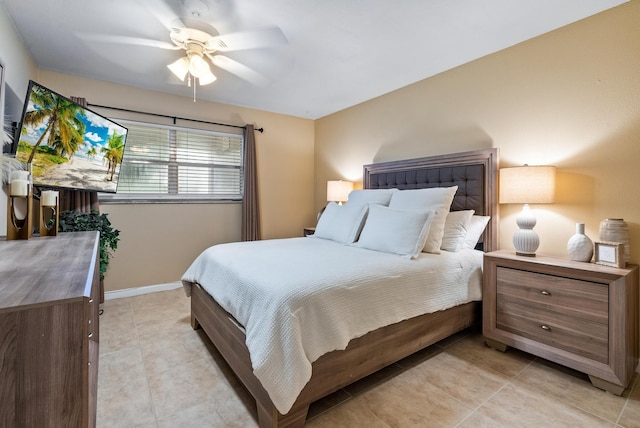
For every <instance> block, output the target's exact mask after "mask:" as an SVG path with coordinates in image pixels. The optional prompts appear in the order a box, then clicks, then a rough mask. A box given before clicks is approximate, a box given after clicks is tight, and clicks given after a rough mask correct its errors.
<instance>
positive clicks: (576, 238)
mask: <svg viewBox="0 0 640 428" xmlns="http://www.w3.org/2000/svg"><path fill="white" fill-rule="evenodd" d="M567 251H568V252H569V257H570V258H571V260H573V261H576V262H590V261H591V257H593V241H591V239H589V237H588V236H587V235H585V234H584V223H576V234H575V235H573V236H572V237H571V238H569V242H567Z"/></svg>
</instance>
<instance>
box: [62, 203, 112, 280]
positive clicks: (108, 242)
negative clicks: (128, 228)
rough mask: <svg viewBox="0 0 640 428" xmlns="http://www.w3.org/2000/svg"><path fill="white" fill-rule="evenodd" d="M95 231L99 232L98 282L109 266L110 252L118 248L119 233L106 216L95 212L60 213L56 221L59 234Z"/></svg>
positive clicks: (102, 278)
mask: <svg viewBox="0 0 640 428" xmlns="http://www.w3.org/2000/svg"><path fill="white" fill-rule="evenodd" d="M86 230H97V231H99V232H100V281H102V280H104V274H105V272H106V271H107V267H108V266H109V258H110V257H111V252H112V251H115V250H116V249H117V248H118V241H119V240H120V238H119V235H120V231H119V230H117V229H114V228H113V227H112V226H111V222H110V221H109V219H108V218H107V214H100V213H98V212H96V211H93V210H92V211H91V212H90V213H83V212H80V211H62V212H61V213H60V217H59V220H58V231H59V232H77V231H86Z"/></svg>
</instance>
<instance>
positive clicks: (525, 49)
mask: <svg viewBox="0 0 640 428" xmlns="http://www.w3.org/2000/svg"><path fill="white" fill-rule="evenodd" d="M639 22H640V1H639V0H633V1H631V2H629V3H626V4H624V5H622V6H619V7H617V8H615V9H612V10H609V11H606V12H604V13H601V14H598V15H596V16H593V17H591V18H588V19H586V20H584V21H581V22H578V23H575V24H573V25H569V26H567V27H564V28H561V29H559V30H556V31H553V32H551V33H548V34H546V35H543V36H541V37H537V38H535V39H532V40H529V41H527V42H524V43H522V44H519V45H516V46H513V47H511V48H508V49H505V50H503V51H501V52H498V53H495V54H493V55H489V56H487V57H484V58H481V59H479V60H476V61H473V62H471V63H468V64H466V65H463V66H461V67H458V68H456V69H453V70H451V71H447V72H445V73H442V74H440V75H437V76H435V77H432V78H429V79H426V80H423V81H421V82H418V83H416V84H413V85H411V86H407V87H405V88H403V89H400V90H397V91H395V92H392V93H390V94H387V95H384V96H382V97H379V98H377V99H373V100H370V101H368V102H365V103H363V104H360V105H358V106H355V107H352V108H349V109H346V110H344V111H340V112H338V113H335V114H332V115H330V116H327V117H324V118H322V119H319V120H317V121H316V124H315V169H316V173H315V207H316V209H318V208H319V207H321V206H322V205H324V204H326V202H325V200H324V198H325V194H326V189H325V186H326V181H327V180H331V179H350V180H361V179H362V165H363V164H367V163H372V162H378V161H387V160H397V159H404V158H411V157H419V156H429V155H434V154H441V153H451V152H458V151H465V150H473V149H479V148H486V147H498V148H499V149H500V157H501V166H514V165H522V164H524V163H528V164H530V165H536V164H551V165H556V166H557V168H558V180H559V183H558V189H557V197H556V203H555V204H553V205H538V206H533V207H532V208H534V209H535V210H536V211H537V217H538V225H537V226H536V229H535V230H536V231H537V232H538V234H539V235H540V239H541V246H540V249H539V252H541V253H547V254H556V255H566V243H567V241H568V239H569V237H570V236H571V235H573V233H575V223H576V222H583V223H586V232H587V235H588V236H590V237H591V238H592V239H596V238H597V237H598V227H599V223H600V220H601V219H603V218H605V217H621V218H624V219H625V220H626V221H627V222H628V223H629V225H630V229H631V257H632V261H633V262H634V263H639V262H640V191H639V190H638V185H639V184H640V54H639V52H640V25H639V24H638V23H639ZM520 209H521V207H520V206H511V205H503V206H501V208H500V215H501V222H500V233H501V236H500V247H501V248H505V249H511V248H513V244H512V243H511V237H512V235H513V232H514V230H515V229H516V227H517V226H516V225H515V215H516V214H517V212H518V211H519V210H520Z"/></svg>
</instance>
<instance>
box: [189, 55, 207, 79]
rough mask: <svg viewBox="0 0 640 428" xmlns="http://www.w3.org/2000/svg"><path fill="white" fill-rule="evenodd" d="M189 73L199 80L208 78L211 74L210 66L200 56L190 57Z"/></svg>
mask: <svg viewBox="0 0 640 428" xmlns="http://www.w3.org/2000/svg"><path fill="white" fill-rule="evenodd" d="M189 73H191V74H192V75H194V76H195V77H197V78H201V77H204V76H208V75H210V74H211V69H210V68H209V64H208V63H207V61H205V60H204V58H202V57H201V56H200V55H191V56H190V57H189Z"/></svg>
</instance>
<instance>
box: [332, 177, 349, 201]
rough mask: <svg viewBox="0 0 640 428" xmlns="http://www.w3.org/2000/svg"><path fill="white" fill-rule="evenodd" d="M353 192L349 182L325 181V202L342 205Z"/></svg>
mask: <svg viewBox="0 0 640 428" xmlns="http://www.w3.org/2000/svg"><path fill="white" fill-rule="evenodd" d="M352 190H353V183H352V182H351V181H342V180H332V181H327V202H332V201H333V202H337V203H338V205H342V202H345V201H347V200H348V199H349V193H351V191H352Z"/></svg>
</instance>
